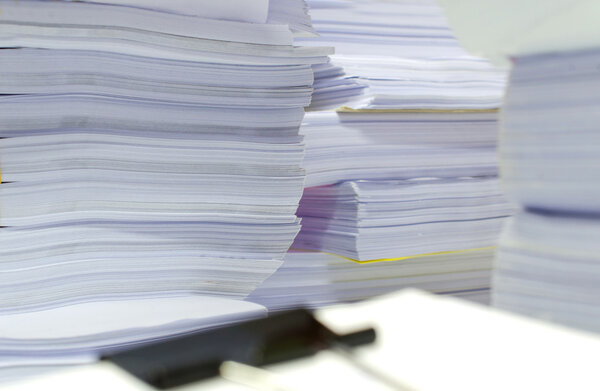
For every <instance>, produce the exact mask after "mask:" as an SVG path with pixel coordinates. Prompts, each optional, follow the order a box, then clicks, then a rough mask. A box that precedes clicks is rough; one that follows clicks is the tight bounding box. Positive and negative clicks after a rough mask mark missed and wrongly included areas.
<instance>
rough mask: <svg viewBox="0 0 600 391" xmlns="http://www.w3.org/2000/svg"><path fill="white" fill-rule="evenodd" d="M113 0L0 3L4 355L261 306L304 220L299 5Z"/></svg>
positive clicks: (43, 360)
mask: <svg viewBox="0 0 600 391" xmlns="http://www.w3.org/2000/svg"><path fill="white" fill-rule="evenodd" d="M101 3H102V4H99V2H96V1H94V2H70V1H35V0H30V1H19V2H14V1H0V9H1V10H2V12H1V14H0V45H1V47H2V49H3V50H2V56H0V73H2V75H3V77H2V78H1V80H0V94H2V96H0V137H1V139H0V170H1V174H2V184H1V185H0V225H1V226H2V229H1V230H0V259H1V264H0V315H1V317H2V322H1V323H2V325H1V326H0V327H1V330H0V334H1V335H0V355H1V356H2V357H3V358H4V359H3V360H2V363H0V366H2V367H10V368H12V369H14V368H15V367H17V368H19V367H20V366H21V365H34V364H39V365H44V366H45V365H56V364H60V363H65V362H80V361H82V360H83V358H82V357H84V358H85V357H88V356H89V354H92V353H95V352H96V351H98V350H104V349H108V348H112V347H115V346H120V345H123V344H128V343H132V342H135V341H140V340H146V339H152V338H157V337H162V336H165V335H168V334H173V333H179V332H185V331H188V330H190V329H192V328H201V327H208V326H211V325H214V324H217V323H219V324H220V323H224V322H228V321H232V320H235V319H238V318H245V317H247V316H249V315H250V314H252V315H253V316H254V315H256V314H257V313H262V312H263V310H264V309H263V308H262V307H258V306H256V305H253V304H250V303H245V304H244V302H241V301H239V300H238V301H234V300H230V299H242V298H244V297H246V296H247V295H248V294H249V293H250V292H252V290H253V289H254V288H255V287H256V286H258V285H259V284H260V283H261V282H262V281H263V280H264V279H265V278H266V277H268V276H269V275H270V274H272V273H273V272H274V271H275V270H276V269H277V268H278V267H279V266H280V265H281V263H282V261H281V260H282V258H283V256H284V254H285V252H286V251H287V250H288V248H289V247H290V245H291V243H292V241H293V239H294V237H295V235H296V234H297V232H298V230H299V228H300V226H299V219H298V218H297V217H296V216H295V212H296V209H297V206H298V201H299V199H300V197H301V194H302V190H303V182H304V178H305V175H304V170H303V169H302V168H301V162H302V158H303V155H304V145H303V143H302V137H301V136H300V135H299V133H298V132H299V126H300V123H301V121H302V118H303V116H304V110H303V107H304V106H307V105H308V104H309V103H310V95H311V92H312V88H311V85H312V83H313V79H314V78H313V71H312V68H311V66H312V65H315V64H321V63H326V62H327V61H328V58H327V56H328V55H329V54H331V50H329V49H327V48H319V47H315V48H305V47H299V46H294V45H293V37H294V35H293V33H292V31H291V30H294V31H308V32H310V25H309V24H310V19H309V18H308V16H307V15H306V7H305V4H304V2H303V1H293V0H279V1H271V2H268V1H264V0H255V1H236V0H230V1H224V2H217V3H214V2H210V1H206V0H203V1H197V2H194V1H185V0H179V1H173V2H157V1H150V0H148V1H142V0H138V1H135V0H123V1H118V0H107V1H102V2H101ZM213 3H214V4H213ZM270 5H272V6H273V8H270ZM188 6H189V7H188ZM199 295H210V296H213V298H214V296H217V297H221V298H220V299H218V300H217V299H215V300H212V299H210V298H201V297H200V296H199ZM167 298H168V299H167ZM224 298H230V299H227V300H225V299H224ZM175 309H177V311H175ZM257 311H258V312H257Z"/></svg>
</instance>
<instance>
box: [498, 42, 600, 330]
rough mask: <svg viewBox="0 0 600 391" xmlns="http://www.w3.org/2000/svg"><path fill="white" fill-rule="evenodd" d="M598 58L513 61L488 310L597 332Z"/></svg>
mask: <svg viewBox="0 0 600 391" xmlns="http://www.w3.org/2000/svg"><path fill="white" fill-rule="evenodd" d="M599 61H600V51H598V49H595V50H585V51H572V52H559V53H549V54H541V55H531V56H520V57H517V58H516V59H515V61H514V67H513V71H512V74H511V78H510V85H509V88H508V92H507V99H506V106H505V108H504V110H503V114H502V117H503V121H502V142H501V159H502V172H503V176H504V182H505V184H506V189H507V194H508V196H509V197H510V198H511V199H512V200H513V201H514V202H515V203H517V204H519V205H520V206H521V207H522V208H523V209H524V211H523V212H521V213H519V214H518V215H517V216H515V219H514V221H513V222H512V224H511V225H510V226H508V227H507V230H506V232H505V234H504V236H503V238H502V240H501V245H500V250H499V252H498V260H497V270H496V273H495V281H494V303H495V305H497V306H499V307H501V308H505V309H510V310H514V311H518V312H521V313H525V314H528V315H534V316H537V317H541V318H544V319H549V320H553V321H556V322H560V323H563V324H567V325H571V326H576V327H581V328H584V329H587V330H591V331H595V332H600V321H599V319H600V300H599V299H598V298H599V297H600V296H599V293H600V291H599V290H598V287H599V286H600V284H599V282H600V256H599V255H598V254H599V250H600V248H598V237H599V236H598V235H599V234H600V218H598V212H600V201H599V200H600V186H599V185H598V184H599V180H600V175H599V173H598V167H599V164H600V154H599V152H600V150H599V148H598V145H600V144H599V143H600V136H599V135H598V125H597V124H598V118H599V117H598V110H597V106H598V103H599V102H600V94H599V93H598V91H599V87H600V77H598V72H597V68H598V63H599Z"/></svg>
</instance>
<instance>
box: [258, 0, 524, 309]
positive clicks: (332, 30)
mask: <svg viewBox="0 0 600 391" xmlns="http://www.w3.org/2000/svg"><path fill="white" fill-rule="evenodd" d="M309 3H311V4H312V3H313V2H312V1H311V2H309ZM314 3H315V5H316V6H317V7H316V9H314V10H313V11H311V14H312V20H313V25H314V27H315V29H316V31H317V32H318V33H319V34H320V36H319V37H318V38H317V39H315V40H314V42H313V43H308V42H306V44H307V45H314V44H319V45H323V44H326V45H331V46H335V49H336V54H335V55H333V56H331V61H332V62H333V63H335V64H337V65H339V66H341V67H342V68H343V70H344V72H345V73H346V74H347V75H348V77H354V78H356V79H357V80H358V82H359V83H361V84H365V85H367V86H368V90H367V91H366V92H365V93H364V96H363V98H362V99H361V100H360V101H356V100H354V101H352V102H348V103H346V104H344V105H343V106H345V107H342V108H340V109H338V110H337V112H310V113H308V114H307V115H306V117H305V118H304V122H303V124H302V127H301V133H302V134H304V136H305V143H306V157H305V160H304V167H305V169H306V172H307V180H306V185H305V186H306V187H307V188H306V189H305V192H304V196H303V198H302V200H301V202H300V208H299V211H298V216H299V217H302V230H301V231H300V234H299V235H298V236H297V238H296V241H295V242H294V245H293V249H298V250H304V251H306V250H310V251H312V252H309V253H288V255H287V256H286V259H285V263H284V266H283V267H282V268H281V269H280V270H279V271H278V272H277V273H275V274H274V275H273V276H272V277H270V278H269V279H268V280H267V281H266V282H265V283H263V285H261V287H260V288H259V289H258V290H257V291H255V292H254V293H253V294H252V295H251V297H250V298H251V299H253V300H255V301H257V302H260V303H263V304H265V305H267V306H274V307H276V308H284V307H285V301H286V300H287V299H286V298H285V295H284V293H283V290H281V289H280V290H279V291H278V290H277V289H278V287H284V286H287V289H288V291H289V292H292V291H293V289H294V288H293V287H296V286H297V287H298V290H297V291H294V292H296V293H288V296H289V297H292V296H293V297H294V299H293V300H294V301H295V302H296V303H297V302H302V301H304V302H305V303H309V304H314V305H320V304H322V303H327V302H335V301H336V300H337V299H340V300H357V299H361V298H365V297H369V296H372V295H374V294H379V293H384V292H387V291H390V290H394V289H399V288H401V287H405V286H412V285H416V286H420V284H421V283H424V284H425V287H426V288H427V289H429V290H431V291H434V292H443V293H454V294H459V295H463V296H469V295H470V294H471V295H472V297H473V298H475V299H477V300H479V301H485V300H486V298H485V297H486V296H487V294H488V292H489V287H490V274H491V261H492V256H491V254H492V251H491V248H492V247H493V246H495V244H496V241H497V237H498V235H499V232H500V229H501V226H502V223H503V221H504V220H505V218H506V217H507V216H508V215H510V214H511V210H512V209H511V207H510V206H509V205H508V204H507V202H506V201H505V200H504V198H503V196H502V194H501V191H500V190H499V187H498V178H497V173H498V163H497V152H496V145H497V117H498V113H497V109H498V107H499V106H500V103H501V101H502V96H503V89H504V84H505V78H506V74H505V72H504V71H502V70H499V69H496V68H494V67H493V66H491V65H490V64H489V63H488V62H487V61H485V60H483V59H480V58H476V57H473V56H470V55H468V54H467V53H466V52H465V51H464V50H463V49H462V48H461V47H460V46H459V44H458V42H457V41H456V39H455V38H454V36H453V35H452V32H451V31H450V30H449V28H448V26H447V24H446V21H445V19H444V17H443V14H442V12H441V10H440V9H439V7H437V5H436V4H435V3H432V2H401V3H392V2H380V1H357V2H352V3H347V2H346V3H344V4H342V2H335V1H334V2H321V1H314ZM302 43H305V42H304V41H302ZM335 257H337V259H335ZM342 257H345V258H347V259H344V258H342ZM300 259H302V260H300ZM309 259H311V260H310V261H309ZM377 261H379V262H377ZM302 262H305V264H306V266H305V267H301V266H300V264H301V263H302ZM344 262H345V263H346V265H347V268H340V267H339V265H340V264H344ZM446 262H447V263H446ZM361 263H362V264H361ZM309 265H310V266H309ZM317 265H319V266H318V267H317ZM436 265H438V266H437V269H436ZM420 266H422V267H423V269H420ZM311 268H312V269H313V270H315V272H314V273H313V274H314V277H312V278H311V279H309V280H308V281H316V282H314V283H312V284H313V285H312V287H313V288H315V290H314V291H313V292H309V291H308V289H306V284H309V286H310V284H311V283H310V282H306V281H304V280H303V279H300V278H297V279H295V278H294V277H293V272H294V271H296V270H297V271H298V273H300V274H301V275H306V274H311V271H310V270H311ZM317 270H321V272H320V273H322V274H323V275H324V276H325V277H317V276H316V274H317ZM340 270H343V273H342V272H341V271H340ZM340 273H341V274H340ZM473 273H474V274H473ZM475 275H476V276H477V278H475V280H473V278H471V277H473V276H475ZM350 276H352V277H350ZM417 276H418V277H417ZM323 281H330V282H331V286H332V288H331V290H330V292H326V290H325V289H323V290H322V291H323V296H322V297H321V298H319V297H318V296H319V295H317V294H315V293H314V292H318V291H319V290H320V289H321V288H318V289H317V288H316V287H317V286H325V285H326V284H327V282H323ZM461 281H462V282H461ZM463 282H464V283H463ZM436 283H437V285H436ZM461 284H462V285H461ZM338 288H339V289H341V293H340V291H338V290H337V289H338ZM303 299H304V300H303ZM290 300H291V299H290Z"/></svg>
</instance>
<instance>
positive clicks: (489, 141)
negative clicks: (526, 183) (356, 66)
mask: <svg viewBox="0 0 600 391" xmlns="http://www.w3.org/2000/svg"><path fill="white" fill-rule="evenodd" d="M497 116H498V113H497V112H496V111H494V110H489V111H488V110H486V111H472V112H460V113H458V112H448V111H431V112H429V111H427V112H424V111H402V110H398V111H393V112H381V111H369V110H361V111H352V110H351V111H343V112H337V113H336V112H311V113H308V114H307V115H306V117H305V118H304V122H303V123H302V127H301V129H300V131H301V133H302V134H303V135H304V140H305V143H306V157H305V158H304V163H303V166H304V168H305V169H306V186H307V187H311V186H321V185H326V184H333V183H338V182H341V181H348V180H364V179H368V180H381V179H403V178H418V177H448V178H456V177H463V176H495V175H497V172H498V162H497V153H496V142H497V127H498V122H497Z"/></svg>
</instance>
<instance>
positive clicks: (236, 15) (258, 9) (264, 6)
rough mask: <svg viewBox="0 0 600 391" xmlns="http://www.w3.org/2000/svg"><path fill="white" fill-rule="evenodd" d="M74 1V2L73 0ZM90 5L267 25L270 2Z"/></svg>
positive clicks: (139, 0) (107, 0)
mask: <svg viewBox="0 0 600 391" xmlns="http://www.w3.org/2000/svg"><path fill="white" fill-rule="evenodd" d="M71 1H73V0H71ZM84 1H85V2H88V3H102V4H114V5H121V6H127V7H135V8H146V9H154V10H159V11H166V12H173V13H177V14H182V15H193V16H201V17H203V18H210V19H222V20H236V21H240V22H249V23H265V21H266V20H267V14H268V12H269V0H219V1H212V0H169V1H164V0H84Z"/></svg>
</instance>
